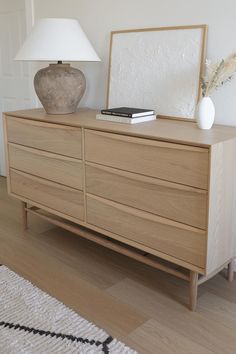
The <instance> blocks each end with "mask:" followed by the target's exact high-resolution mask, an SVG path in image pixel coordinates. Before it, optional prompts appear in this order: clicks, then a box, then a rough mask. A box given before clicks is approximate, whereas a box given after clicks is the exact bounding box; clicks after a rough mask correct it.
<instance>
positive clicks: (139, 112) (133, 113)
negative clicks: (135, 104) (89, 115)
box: [101, 107, 155, 118]
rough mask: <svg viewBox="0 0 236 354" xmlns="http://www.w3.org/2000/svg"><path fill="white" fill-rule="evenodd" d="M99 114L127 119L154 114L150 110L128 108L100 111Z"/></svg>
mask: <svg viewBox="0 0 236 354" xmlns="http://www.w3.org/2000/svg"><path fill="white" fill-rule="evenodd" d="M101 113H102V114H109V115H113V116H120V117H128V118H136V117H143V116H151V115H153V114H155V112H154V111H153V110H151V109H142V108H130V107H118V108H108V109H102V110H101Z"/></svg>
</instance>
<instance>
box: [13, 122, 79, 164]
mask: <svg viewBox="0 0 236 354" xmlns="http://www.w3.org/2000/svg"><path fill="white" fill-rule="evenodd" d="M6 122H7V137H8V141H9V142H11V143H16V144H20V145H24V146H29V147H33V148H37V149H40V150H45V151H50V152H54V153H56V154H61V155H65V156H71V157H75V158H78V159H81V158H82V152H81V151H82V137H81V129H80V128H73V127H67V126H61V125H58V124H50V123H43V122H34V121H31V120H26V119H21V118H15V117H7V119H6Z"/></svg>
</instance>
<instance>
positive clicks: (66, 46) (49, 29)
mask: <svg viewBox="0 0 236 354" xmlns="http://www.w3.org/2000/svg"><path fill="white" fill-rule="evenodd" d="M15 60H27V61H41V60H42V61H100V59H99V57H98V56H97V54H96V52H95V50H94V49H93V47H92V45H91V44H90V42H89V40H88V38H87V37H86V35H85V33H84V31H83V30H82V28H81V26H80V24H79V22H78V21H77V20H75V19H67V18H44V19H41V20H39V21H37V23H36V24H35V26H34V27H33V29H32V32H31V33H30V34H29V36H28V37H27V38H26V40H25V42H24V43H23V45H22V47H21V49H20V50H19V52H18V53H17V55H16V57H15Z"/></svg>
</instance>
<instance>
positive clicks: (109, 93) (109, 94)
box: [106, 24, 208, 122]
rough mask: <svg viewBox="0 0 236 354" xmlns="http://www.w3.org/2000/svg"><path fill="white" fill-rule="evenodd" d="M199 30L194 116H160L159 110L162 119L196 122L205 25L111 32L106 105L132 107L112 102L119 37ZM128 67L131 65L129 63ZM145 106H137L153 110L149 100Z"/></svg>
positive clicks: (204, 52) (109, 106) (205, 36)
mask: <svg viewBox="0 0 236 354" xmlns="http://www.w3.org/2000/svg"><path fill="white" fill-rule="evenodd" d="M197 29H198V30H199V31H200V45H199V62H198V65H199V67H198V75H197V74H196V73H195V75H196V76H197V80H196V86H195V90H196V92H195V97H194V100H193V101H194V102H192V107H194V108H193V114H192V116H191V117H187V116H185V115H174V114H165V113H163V112H160V114H159V113H158V109H157V114H158V116H159V117H161V118H169V119H177V120H186V121H189V122H193V121H195V119H194V118H195V109H196V105H197V102H198V100H199V98H200V97H201V77H202V76H203V74H204V63H205V55H206V42H207V30H208V27H207V25H204V24H203V25H189V26H175V27H159V28H144V29H130V30H121V31H113V32H111V36H110V55H109V72H108V88H107V104H106V106H107V108H111V107H114V106H125V105H129V106H130V104H127V103H129V102H128V101H126V102H124V101H120V102H119V103H118V104H115V105H114V104H113V102H112V101H114V99H112V94H114V86H115V83H114V82H115V79H114V68H113V62H114V57H113V52H114V40H115V39H116V38H118V37H117V35H122V34H132V33H134V34H135V33H136V34H137V33H140V34H142V33H147V32H150V33H152V32H154V31H156V32H158V33H160V31H162V32H163V31H166V33H168V32H167V31H177V32H176V33H178V34H180V32H179V30H197ZM172 33H173V32H172ZM120 38H121V37H120ZM123 38H124V37H123ZM127 48H128V47H127ZM143 48H144V47H143ZM127 50H129V49H127ZM136 57H138V55H136ZM121 58H122V59H121V60H123V57H121ZM118 65H119V63H118V64H117V66H118ZM122 65H123V64H122ZM122 65H120V67H121V70H122ZM128 65H129V63H128ZM119 69H120V68H119ZM127 70H128V69H127ZM127 77H129V71H128V75H127ZM118 81H119V80H118ZM129 84H130V83H129ZM118 86H119V85H118ZM131 86H132V85H131V84H130V90H129V93H130V92H131V91H132V93H133V88H131ZM112 90H113V91H112ZM120 92H121V89H120ZM123 93H124V92H123V91H122V92H121V95H120V96H119V89H118V94H117V96H119V97H122V94H123ZM133 94H135V93H133ZM131 105H132V104H131ZM143 105H144V107H142V105H141V104H135V106H138V107H140V108H147V109H149V108H150V109H151V108H153V106H151V107H149V106H148V100H147V105H145V104H143ZM154 108H156V107H154Z"/></svg>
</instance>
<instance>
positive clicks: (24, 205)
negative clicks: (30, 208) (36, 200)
mask: <svg viewBox="0 0 236 354" xmlns="http://www.w3.org/2000/svg"><path fill="white" fill-rule="evenodd" d="M21 206H22V221H23V228H24V230H26V229H27V228H28V222H27V221H28V220H27V219H28V215H27V211H26V210H25V209H26V208H27V203H25V202H21Z"/></svg>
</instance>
